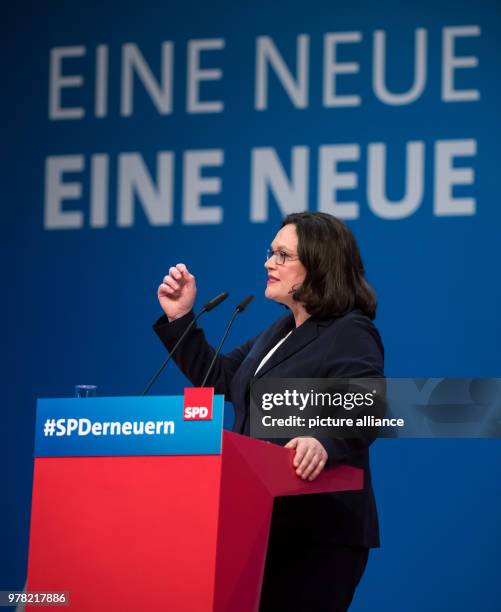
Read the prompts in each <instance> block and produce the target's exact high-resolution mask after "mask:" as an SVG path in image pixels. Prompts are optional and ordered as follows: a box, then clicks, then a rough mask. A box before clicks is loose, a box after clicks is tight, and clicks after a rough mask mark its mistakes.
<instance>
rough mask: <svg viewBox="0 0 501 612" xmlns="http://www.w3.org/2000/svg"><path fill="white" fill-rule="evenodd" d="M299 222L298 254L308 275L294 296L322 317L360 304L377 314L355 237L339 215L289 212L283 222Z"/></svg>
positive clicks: (371, 314)
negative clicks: (337, 217)
mask: <svg viewBox="0 0 501 612" xmlns="http://www.w3.org/2000/svg"><path fill="white" fill-rule="evenodd" d="M290 223H292V224H294V225H295V226H296V232H297V236H298V257H299V260H300V261H301V263H302V264H303V266H304V267H305V268H306V278H305V279H304V282H303V284H302V285H301V287H299V289H297V290H296V291H295V292H294V293H293V295H292V297H293V298H294V299H295V300H296V301H298V302H301V303H302V304H304V306H305V308H306V311H307V312H308V314H310V315H312V316H316V317H318V318H320V319H325V318H328V317H333V316H336V315H341V314H344V313H346V312H349V311H350V310H353V309H355V308H359V309H360V310H361V311H362V312H363V313H364V314H365V315H367V316H368V317H369V318H371V319H374V318H375V316H376V296H375V293H374V291H373V289H372V288H371V287H370V286H369V284H368V283H367V281H366V280H365V271H364V265H363V263H362V258H361V257H360V251H359V250H358V246H357V243H356V240H355V237H354V236H353V234H352V233H351V231H350V230H349V228H348V227H347V226H346V225H345V224H344V223H343V222H342V221H340V220H339V219H336V217H333V216H332V215H328V214H326V213H321V212H301V213H293V214H290V215H287V217H286V218H285V219H284V221H283V223H282V227H284V225H289V224H290Z"/></svg>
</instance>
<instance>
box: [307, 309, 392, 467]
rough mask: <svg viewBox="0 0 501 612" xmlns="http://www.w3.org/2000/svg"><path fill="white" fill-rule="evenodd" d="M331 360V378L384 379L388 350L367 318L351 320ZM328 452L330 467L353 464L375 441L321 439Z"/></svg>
mask: <svg viewBox="0 0 501 612" xmlns="http://www.w3.org/2000/svg"><path fill="white" fill-rule="evenodd" d="M331 347H332V351H331V353H330V355H329V356H328V373H327V377H328V378H383V377H384V348H383V343H382V341H381V337H380V336H379V332H378V331H377V329H376V327H375V326H374V325H373V323H372V321H370V319H368V318H367V317H364V316H355V317H352V318H349V319H347V320H346V321H345V322H344V323H343V325H342V326H341V328H340V329H339V330H337V332H336V334H335V337H334V339H333V342H332V344H331ZM383 385H384V382H383ZM317 439H318V440H319V442H320V443H321V444H322V445H323V447H324V448H325V450H326V451H327V456H328V459H327V467H330V466H332V465H335V464H338V463H350V461H352V460H353V459H354V458H356V456H357V455H359V454H360V452H362V451H365V450H366V449H367V448H368V447H369V445H370V444H372V442H373V441H374V440H375V437H367V438H356V439H355V438H350V439H338V438H329V437H322V438H317Z"/></svg>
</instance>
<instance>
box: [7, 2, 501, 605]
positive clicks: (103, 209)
mask: <svg viewBox="0 0 501 612" xmlns="http://www.w3.org/2000/svg"><path fill="white" fill-rule="evenodd" d="M408 4H409V3H404V4H402V3H401V2H395V1H394V0H384V1H383V2H382V3H374V2H370V1H368V0H355V1H353V2H350V3H348V4H347V3H341V2H327V1H318V2H309V3H307V4H305V3H303V2H296V1H288V2H285V1H282V0H277V1H276V2H273V3H268V2H266V3H265V2H261V1H260V0H258V1H254V2H252V3H250V2H249V3H246V2H240V3H233V2H229V1H227V0H221V1H220V2H215V3H206V2H196V1H194V0H188V1H187V2H184V3H180V2H167V3H166V2H162V3H160V2H153V1H151V0H146V1H145V2H142V3H137V2H130V1H128V0H126V1H122V2H120V3H119V2H110V3H106V4H105V5H102V3H98V2H95V1H93V0H90V1H89V2H86V3H67V2H52V3H51V6H50V8H46V7H43V6H42V5H41V4H40V3H32V4H31V5H30V4H29V3H28V4H26V3H25V4H23V6H21V5H16V6H11V7H10V8H9V10H8V11H7V14H6V15H5V19H4V20H3V21H2V25H1V28H2V38H1V40H2V51H3V53H2V57H1V62H2V68H3V70H2V75H3V83H4V87H3V92H2V102H1V104H2V118H3V126H2V127H3V130H2V132H3V138H2V148H3V156H2V157H3V164H2V168H3V181H2V182H3V197H2V215H3V219H4V221H3V223H2V224H1V230H0V231H1V232H2V245H3V250H4V256H3V258H2V259H3V263H4V265H3V271H2V276H3V287H4V292H3V295H4V298H3V300H2V303H3V308H4V314H3V333H2V338H3V345H2V348H3V350H2V357H3V359H5V364H4V366H3V367H2V372H3V373H4V374H5V380H4V382H3V384H2V396H3V397H2V403H1V406H2V407H1V414H0V419H1V421H0V422H1V436H2V440H1V442H2V445H1V453H2V459H1V461H2V463H1V465H2V469H1V470H0V478H1V487H2V489H1V490H2V492H3V494H4V495H3V500H2V504H1V510H0V512H1V515H0V518H1V521H0V534H1V541H2V546H1V548H0V589H13V588H20V587H22V585H23V583H24V579H25V572H26V558H27V542H28V525H29V508H30V498H31V479H32V466H33V461H32V453H33V429H34V413H35V399H36V398H37V397H54V396H65V395H71V393H72V389H73V385H75V384H77V383H79V384H82V383H93V384H97V385H98V386H99V394H100V395H134V394H138V393H139V392H140V391H141V390H142V388H143V387H144V385H145V384H146V382H147V380H148V379H149V377H150V375H151V373H152V372H153V371H154V370H155V369H156V367H157V365H158V364H159V363H160V362H161V361H162V359H163V358H164V352H163V349H162V347H161V346H160V344H159V342H158V341H157V340H156V338H155V337H154V335H153V333H152V332H151V324H152V323H153V321H154V320H155V319H156V317H157V316H159V314H160V312H159V307H158V304H157V300H156V290H157V287H158V284H159V283H160V282H161V279H162V277H163V275H164V274H165V272H166V271H167V269H168V268H169V266H170V265H174V264H176V263H178V262H184V263H186V264H187V265H188V266H189V267H190V269H191V270H192V271H193V273H194V274H195V275H196V277H197V282H198V288H199V299H198V304H201V303H202V302H204V301H205V300H207V299H209V298H211V297H212V296H213V295H215V294H217V293H219V292H220V291H222V290H228V291H229V292H230V295H231V298H230V300H228V301H227V302H225V304H224V305H222V306H221V307H220V308H219V309H218V310H217V311H214V313H211V314H210V315H206V320H205V322H204V326H205V329H206V331H207V334H208V336H209V339H210V340H211V341H216V340H217V339H218V338H219V334H220V333H221V330H222V328H223V325H224V323H225V321H226V320H227V318H228V316H229V314H230V312H231V310H232V308H233V307H234V305H235V304H236V303H237V302H238V301H240V300H241V299H242V298H243V297H245V295H247V294H249V293H254V294H255V295H256V296H257V298H256V300H255V301H254V302H253V304H252V305H251V307H249V310H248V311H246V312H245V313H244V314H243V315H242V317H241V319H240V320H239V322H238V323H239V324H238V325H236V326H235V328H234V329H233V330H232V332H231V334H230V337H229V339H228V343H227V347H228V348H230V347H231V346H234V345H236V344H238V343H239V342H241V341H243V340H245V339H247V338H249V337H251V336H253V335H255V334H256V333H257V332H258V331H259V330H261V329H262V328H263V327H264V326H265V325H267V324H269V323H271V322H272V321H273V320H274V319H275V318H277V317H278V316H281V314H282V309H281V307H279V306H277V305H275V304H272V303H267V302H266V300H265V298H264V296H263V293H264V288H265V271H264V267H263V263H264V253H265V250H266V248H267V247H268V246H269V243H270V242H271V240H272V239H273V237H274V234H275V232H276V230H277V228H278V227H279V224H280V220H281V218H282V216H283V215H284V214H285V213H287V212H290V211H293V210H302V209H310V210H324V211H326V212H331V213H333V214H336V215H338V216H339V217H341V218H343V219H345V220H346V221H347V223H348V224H349V225H350V227H351V228H352V229H353V231H354V233H355V235H356V237H357V239H358V241H359V244H360V247H361V250H362V255H363V258H364V261H365V264H366V268H367V274H368V277H369V280H370V282H371V283H372V284H373V285H374V287H375V288H376V290H377V293H378V297H379V311H378V318H377V325H378V327H379V329H380V331H381V334H382V336H383V339H384V342H385V347H386V365H387V374H388V375H389V376H393V377H397V376H402V377H417V376H420V377H427V376H433V377H439V376H476V377H488V376H498V377H499V376H501V372H500V367H499V358H498V343H499V337H500V332H501V324H500V321H499V314H498V304H499V302H500V299H501V290H500V287H499V282H498V279H497V272H498V264H499V259H500V250H499V242H498V241H499V238H498V234H499V228H500V224H501V209H500V207H499V204H498V201H497V200H498V194H497V192H498V189H497V178H498V174H499V171H498V154H497V152H498V143H499V140H500V125H501V122H500V119H501V111H500V104H499V100H500V99H501V83H500V80H499V78H497V77H498V74H499V69H500V68H501V43H500V37H499V32H500V26H501V9H500V8H499V3H498V2H495V1H490V0H480V1H477V2H475V3H471V2H466V1H463V0H460V1H457V0H456V1H455V2H452V1H442V0H438V1H437V0H433V1H431V0H422V1H421V2H416V3H412V4H411V5H408ZM184 382H185V381H184V380H183V378H182V376H181V375H180V374H179V373H178V372H177V371H176V370H175V368H173V367H171V368H170V369H169V370H168V371H167V372H166V373H165V375H164V376H163V377H162V379H161V380H160V381H159V382H158V384H157V386H156V388H155V392H156V393H158V394H170V393H178V392H179V391H180V389H181V387H182V385H183V384H184ZM230 420H231V414H229V415H227V422H229V421H230ZM372 456H373V464H374V469H373V472H374V481H375V489H376V495H377V499H378V502H379V508H380V514H381V524H382V543H383V545H382V548H381V549H380V550H378V551H374V552H373V553H372V555H371V561H370V564H369V567H368V571H367V573H366V575H365V577H364V579H363V582H362V584H361V587H360V589H359V591H358V594H357V598H356V601H355V603H354V605H353V609H354V610H355V611H356V610H369V609H370V610H384V611H385V612H389V611H391V610H395V611H398V612H400V611H401V610H406V611H408V612H413V611H416V612H418V611H419V612H422V610H444V609H447V610H449V609H450V610H456V611H459V610H465V611H466V610H468V611H469V610H472V609H482V610H493V611H494V610H498V609H499V606H500V603H499V596H500V587H499V580H498V572H497V559H496V558H495V556H494V550H495V548H494V547H495V545H496V543H499V541H500V535H501V534H500V527H499V518H498V517H499V515H500V513H501V503H500V495H499V494H500V487H499V461H500V459H501V449H500V445H499V442H498V441H496V440H464V441H459V440H455V441H453V440H433V441H419V440H414V441H410V440H399V441H396V440H389V441H384V442H383V441H378V442H377V443H376V444H375V445H374V447H373V453H372Z"/></svg>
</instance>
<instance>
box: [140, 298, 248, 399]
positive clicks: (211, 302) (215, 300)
mask: <svg viewBox="0 0 501 612" xmlns="http://www.w3.org/2000/svg"><path fill="white" fill-rule="evenodd" d="M228 295H229V294H228V292H227V291H223V293H220V294H219V295H216V297H215V298H212V300H209V301H208V302H207V304H204V306H203V308H202V310H201V311H200V312H199V313H198V314H197V315H196V316H195V318H194V319H193V321H191V323H190V324H189V325H188V327H187V328H186V329H185V330H184V332H183V333H182V335H181V337H180V338H179V340H178V341H177V342H176V344H175V345H174V347H173V348H172V351H171V352H170V353H169V356H168V357H167V359H166V360H165V361H164V362H163V363H162V365H161V366H160V367H159V368H158V370H157V371H156V372H155V374H154V375H153V376H152V378H151V380H150V382H149V383H148V384H147V385H146V387H145V388H144V391H143V393H142V395H147V393H148V392H149V390H150V389H151V387H152V386H153V385H154V383H155V382H156V380H157V378H158V377H159V376H160V374H161V373H162V372H163V371H164V369H165V366H166V365H167V364H168V363H169V361H170V360H171V359H172V355H174V353H175V352H176V350H177V347H178V346H179V345H180V344H181V342H182V341H183V340H184V338H185V336H186V334H187V333H188V332H189V331H190V329H191V328H192V327H193V326H194V325H195V323H196V322H197V321H198V319H199V318H200V317H201V316H202V315H203V314H204V312H209V311H211V310H212V309H213V308H215V307H216V306H219V304H221V302H224V300H225V299H226V298H227V297H228ZM251 299H252V298H251ZM249 301H250V300H249ZM246 305H247V304H246ZM239 306H240V304H239Z"/></svg>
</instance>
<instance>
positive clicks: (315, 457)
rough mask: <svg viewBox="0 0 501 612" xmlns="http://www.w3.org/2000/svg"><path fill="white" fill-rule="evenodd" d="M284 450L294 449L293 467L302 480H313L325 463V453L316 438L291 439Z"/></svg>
mask: <svg viewBox="0 0 501 612" xmlns="http://www.w3.org/2000/svg"><path fill="white" fill-rule="evenodd" d="M285 448H295V449H296V454H295V455H294V461H293V466H294V467H295V468H296V474H297V475H298V476H299V477H300V478H302V479H303V480H310V481H311V480H315V478H316V477H317V476H318V475H319V474H320V472H321V471H322V470H323V469H324V467H325V464H326V463H327V451H326V450H325V448H324V447H323V446H322V444H320V442H319V441H318V440H317V439H316V438H292V440H289V441H288V442H287V444H286V445H285Z"/></svg>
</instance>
